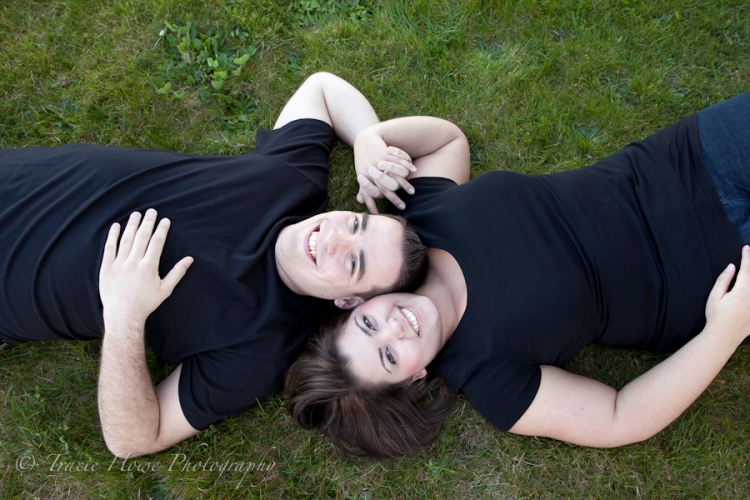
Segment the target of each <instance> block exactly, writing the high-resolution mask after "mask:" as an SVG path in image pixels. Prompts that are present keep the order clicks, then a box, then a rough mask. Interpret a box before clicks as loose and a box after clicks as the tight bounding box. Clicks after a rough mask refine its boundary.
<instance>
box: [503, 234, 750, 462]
mask: <svg viewBox="0 0 750 500" xmlns="http://www.w3.org/2000/svg"><path fill="white" fill-rule="evenodd" d="M733 276H734V265H731V264H730V266H729V267H728V268H727V269H726V270H725V271H724V272H723V273H722V274H721V275H720V276H719V278H718V279H717V280H716V284H715V285H714V287H713V290H712V291H711V294H710V295H709V297H708V303H707V305H706V320H707V321H706V327H705V328H704V329H703V331H702V332H701V333H700V334H699V335H697V336H696V337H695V338H694V339H693V340H691V341H690V342H688V343H687V344H685V346H683V347H682V348H681V349H680V350H678V351H677V352H676V353H674V354H673V355H672V356H670V357H669V358H668V359H666V360H664V361H663V362H661V363H659V364H658V365H656V366H655V367H653V368H652V369H650V370H649V371H647V372H646V373H644V374H643V375H641V376H640V377H638V378H637V379H635V380H633V381H632V382H630V383H629V384H627V385H626V386H625V387H623V388H622V389H621V390H620V391H616V390H615V389H613V388H611V387H609V386H607V385H605V384H602V383H600V382H597V381H595V380H591V379H588V378H586V377H581V376H579V375H574V374H572V373H568V372H566V371H564V370H562V369H560V368H556V367H553V366H543V367H542V381H541V384H540V386H539V392H538V393H537V395H536V397H535V398H534V401H533V402H532V404H531V406H530V407H529V409H528V410H527V411H526V413H524V415H523V416H522V417H521V418H520V420H519V421H518V422H516V424H515V425H514V426H513V427H512V428H511V429H510V432H513V433H516V434H524V435H529V436H545V437H551V438H554V439H559V440H562V441H567V442H570V443H574V444H580V445H584V446H594V447H603V448H609V447H615V446H621V445H625V444H629V443H634V442H638V441H642V440H644V439H648V438H650V437H652V436H653V435H654V434H656V433H657V432H659V431H660V430H662V429H663V428H665V427H666V426H667V425H669V424H670V423H671V422H672V421H674V420H675V419H676V418H677V417H678V416H679V415H680V414H681V413H682V412H683V411H685V409H686V408H687V407H688V406H690V405H691V404H692V403H693V401H695V400H696V399H697V398H698V396H700V394H701V393H702V392H703V391H704V390H705V389H706V387H708V385H709V384H710V383H711V381H712V380H713V379H714V378H715V377H716V375H717V374H718V373H719V371H720V370H721V369H722V367H723V366H724V365H725V364H726V362H727V360H728V359H729V357H730V356H731V355H732V353H734V351H735V349H736V348H737V347H738V346H739V344H740V343H741V342H742V340H743V339H744V338H745V337H747V336H748V335H749V334H750V248H749V247H747V246H746V247H744V248H743V250H742V264H741V267H740V270H739V273H738V275H737V281H736V283H735V285H734V287H733V288H732V291H730V292H727V289H728V287H729V284H730V282H731V281H732V277H733Z"/></svg>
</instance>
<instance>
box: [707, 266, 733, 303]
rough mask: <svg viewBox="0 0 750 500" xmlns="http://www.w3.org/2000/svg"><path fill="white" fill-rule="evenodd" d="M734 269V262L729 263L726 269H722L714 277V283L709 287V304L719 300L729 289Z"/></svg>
mask: <svg viewBox="0 0 750 500" xmlns="http://www.w3.org/2000/svg"><path fill="white" fill-rule="evenodd" d="M734 271H735V267H734V264H729V265H728V266H727V267H726V269H724V271H723V272H722V273H721V274H720V275H719V277H718V278H716V283H714V287H713V288H712V289H711V293H710V294H708V303H709V304H711V303H712V302H715V301H717V300H721V298H722V297H723V296H724V295H726V294H727V290H729V284H730V283H731V282H732V278H734Z"/></svg>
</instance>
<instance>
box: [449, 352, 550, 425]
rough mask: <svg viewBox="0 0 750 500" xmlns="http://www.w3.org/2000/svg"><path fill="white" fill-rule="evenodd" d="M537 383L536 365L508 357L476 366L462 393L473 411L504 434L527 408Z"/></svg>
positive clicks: (515, 357) (528, 361) (535, 391)
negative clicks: (477, 412)
mask: <svg viewBox="0 0 750 500" xmlns="http://www.w3.org/2000/svg"><path fill="white" fill-rule="evenodd" d="M541 380H542V370H541V369H540V368H539V365H538V364H536V363H534V362H532V361H530V360H527V359H524V358H523V357H520V356H513V355H510V354H509V355H505V356H502V357H501V358H494V359H491V360H488V361H485V362H484V363H483V364H482V365H480V366H478V367H477V368H476V369H475V370H474V371H473V372H472V374H471V376H470V377H469V378H468V380H467V381H466V382H465V383H464V385H463V388H462V392H463V393H464V395H465V396H466V397H467V398H468V400H469V402H470V403H471V406H472V407H473V408H474V409H475V410H477V411H479V413H481V414H482V415H483V416H484V418H486V419H487V420H489V421H490V422H492V424H493V425H494V426H495V427H497V428H498V429H500V430H501V431H503V432H507V431H508V430H509V429H510V428H511V427H513V426H514V425H515V423H516V422H518V419H520V418H521V417H522V416H523V414H524V413H526V410H528V409H529V406H531V403H532V401H534V398H535V397H536V393H537V392H538V391H539V384H540V383H541Z"/></svg>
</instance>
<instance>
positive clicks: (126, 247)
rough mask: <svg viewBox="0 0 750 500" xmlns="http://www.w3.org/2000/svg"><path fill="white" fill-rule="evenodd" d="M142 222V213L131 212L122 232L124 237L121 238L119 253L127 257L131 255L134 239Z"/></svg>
mask: <svg viewBox="0 0 750 500" xmlns="http://www.w3.org/2000/svg"><path fill="white" fill-rule="evenodd" d="M140 223H141V213H140V212H133V213H132V214H130V218H129V219H128V223H127V225H126V226H125V230H124V231H123V232H122V238H120V248H119V250H118V251H117V255H118V256H119V255H121V256H124V257H127V256H128V255H130V249H131V248H132V247H133V239H134V238H135V234H136V232H137V231H138V225H139V224H140Z"/></svg>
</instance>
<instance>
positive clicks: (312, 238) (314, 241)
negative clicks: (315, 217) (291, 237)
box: [307, 226, 320, 265]
mask: <svg viewBox="0 0 750 500" xmlns="http://www.w3.org/2000/svg"><path fill="white" fill-rule="evenodd" d="M318 236H320V226H318V227H316V228H315V229H313V230H312V232H310V235H309V236H308V237H307V254H308V255H309V256H310V259H312V261H313V263H314V264H316V265H317V264H318Z"/></svg>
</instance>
